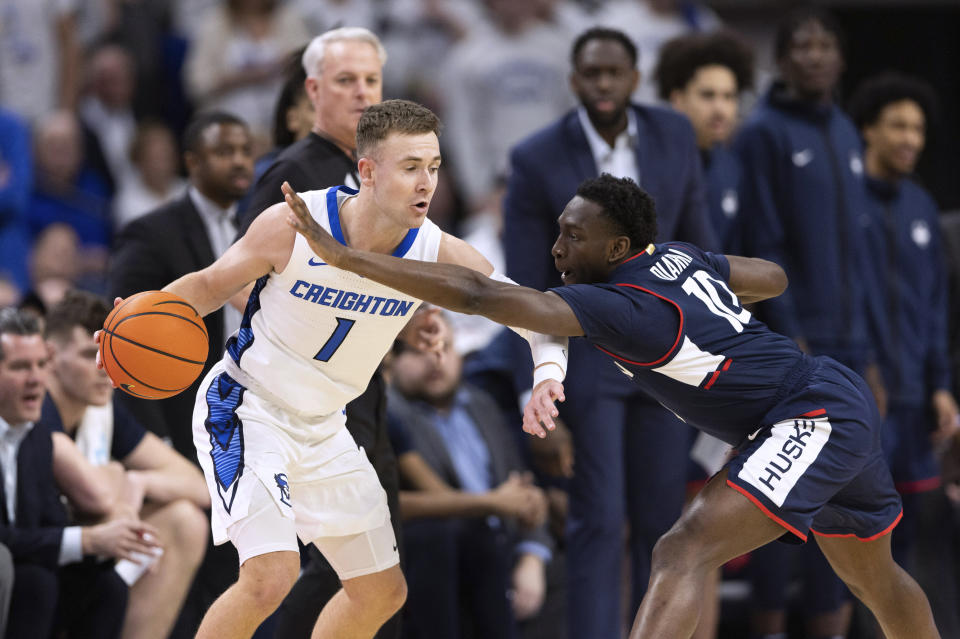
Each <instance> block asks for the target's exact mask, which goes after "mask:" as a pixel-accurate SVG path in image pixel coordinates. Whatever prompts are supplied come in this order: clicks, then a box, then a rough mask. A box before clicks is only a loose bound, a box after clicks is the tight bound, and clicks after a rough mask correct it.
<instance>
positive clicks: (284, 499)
mask: <svg viewBox="0 0 960 639" xmlns="http://www.w3.org/2000/svg"><path fill="white" fill-rule="evenodd" d="M273 479H274V481H276V482H277V488H279V489H280V503H281V504H285V505H287V506H289V505H290V485H289V484H287V475H286V473H277V474H276V475H274V476H273Z"/></svg>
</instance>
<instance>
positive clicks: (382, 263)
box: [337, 250, 529, 328]
mask: <svg viewBox="0 0 960 639" xmlns="http://www.w3.org/2000/svg"><path fill="white" fill-rule="evenodd" d="M337 266H339V267H340V268H343V269H346V270H348V271H352V272H354V273H357V274H358V275H362V276H364V277H366V278H368V279H371V280H374V281H375V282H379V283H380V284H384V285H386V286H389V287H391V288H393V289H396V290H398V291H400V292H402V293H406V294H407V295H411V296H413V297H416V298H418V299H421V300H423V301H425V302H429V303H431V304H435V305H437V306H442V307H444V308H446V309H449V310H451V311H456V312H458V313H468V314H471V315H483V316H485V317H487V318H489V319H491V320H493V321H495V322H499V323H501V324H508V325H516V326H522V327H523V328H529V327H528V326H524V325H523V324H522V323H521V322H519V321H515V320H518V319H520V318H519V317H514V314H511V309H510V304H509V300H508V298H509V294H510V289H519V288H520V287H519V286H516V285H514V284H508V283H505V282H497V281H494V280H492V279H490V278H488V277H486V276H484V275H482V274H480V273H478V272H477V271H474V270H473V269H470V268H467V267H464V266H458V265H455V264H439V263H433V262H419V261H416V260H404V259H400V258H396V257H391V256H389V255H380V254H377V253H368V252H366V251H355V250H347V251H345V252H344V254H343V257H342V259H341V261H340V262H339V263H338V264H337Z"/></svg>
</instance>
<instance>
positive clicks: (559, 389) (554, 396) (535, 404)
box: [523, 379, 566, 438]
mask: <svg viewBox="0 0 960 639" xmlns="http://www.w3.org/2000/svg"><path fill="white" fill-rule="evenodd" d="M564 399H566V398H565V397H564V395H563V384H561V383H560V382H558V381H557V380H555V379H545V380H543V381H542V382H540V383H539V384H537V385H536V386H535V387H534V389H533V392H532V393H531V394H530V399H529V400H528V401H527V405H526V406H524V407H523V431H524V432H525V433H530V434H531V435H535V436H536V437H541V438H543V437H546V436H547V431H548V430H553V429H554V428H556V427H557V425H556V424H554V423H553V418H554V417H556V416H557V415H559V414H560V413H559V412H558V411H557V407H556V406H554V404H553V402H555V401H561V402H562V401H563V400H564ZM544 428H546V430H544Z"/></svg>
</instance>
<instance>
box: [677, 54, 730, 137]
mask: <svg viewBox="0 0 960 639" xmlns="http://www.w3.org/2000/svg"><path fill="white" fill-rule="evenodd" d="M670 103H671V104H672V105H673V107H674V108H675V109H677V110H678V111H680V112H682V113H684V114H685V115H686V116H687V117H688V118H690V122H691V123H692V124H693V130H694V131H695V132H696V134H697V145H698V146H699V147H700V148H701V149H709V148H712V147H713V146H714V145H716V144H721V143H723V142H726V141H727V140H728V139H729V138H730V134H731V133H733V127H734V124H735V123H736V120H737V106H738V105H737V78H736V76H735V75H733V71H731V70H730V69H729V67H725V66H721V65H718V64H713V65H710V66H706V67H700V68H699V69H697V72H696V73H695V74H694V75H693V78H691V79H690V82H688V83H687V86H686V87H685V88H684V89H682V90H677V91H674V92H673V94H672V95H671V96H670Z"/></svg>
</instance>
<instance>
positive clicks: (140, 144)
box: [113, 120, 186, 229]
mask: <svg viewBox="0 0 960 639" xmlns="http://www.w3.org/2000/svg"><path fill="white" fill-rule="evenodd" d="M129 154H130V161H131V163H132V167H131V168H132V170H131V172H130V173H129V174H128V175H127V179H126V180H124V181H123V182H121V184H120V190H119V191H118V193H117V195H116V197H115V198H114V200H113V226H114V228H116V229H120V228H123V227H124V225H126V224H127V223H128V222H130V221H131V220H133V219H135V218H138V217H140V216H141V215H143V214H144V213H147V212H149V211H152V210H153V209H156V208H159V207H161V206H163V205H164V204H166V203H168V202H170V201H171V200H173V199H174V198H176V197H178V196H180V195H181V194H183V191H184V188H185V186H186V182H185V181H184V180H183V178H181V177H180V176H179V175H178V173H177V172H178V170H179V168H180V162H179V160H178V157H177V156H178V154H177V141H176V139H174V137H173V131H171V130H170V127H168V126H167V125H166V124H164V123H162V122H160V121H157V120H153V121H147V122H144V123H142V124H140V125H139V126H138V127H137V131H136V134H134V137H133V143H132V144H131V145H130V152H129Z"/></svg>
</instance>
